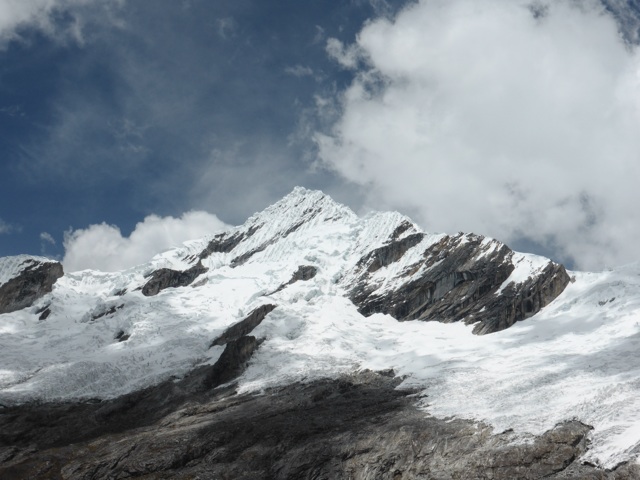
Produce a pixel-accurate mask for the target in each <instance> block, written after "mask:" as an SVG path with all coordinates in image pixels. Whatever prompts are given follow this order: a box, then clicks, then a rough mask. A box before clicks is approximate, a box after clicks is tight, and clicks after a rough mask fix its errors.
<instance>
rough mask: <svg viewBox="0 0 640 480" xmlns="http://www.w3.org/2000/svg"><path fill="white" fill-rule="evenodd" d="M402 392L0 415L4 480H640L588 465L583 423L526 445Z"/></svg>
mask: <svg viewBox="0 0 640 480" xmlns="http://www.w3.org/2000/svg"><path fill="white" fill-rule="evenodd" d="M397 384H398V379H396V378H393V377H390V376H388V375H378V374H375V373H373V372H361V373H359V374H356V375H350V376H345V377H342V378H339V379H336V380H318V381H314V382H310V383H303V384H301V383H296V384H292V385H289V386H286V387H282V388H276V389H271V390H268V391H267V392H265V394H263V395H234V394H233V393H232V391H230V390H229V389H216V390H208V391H206V392H203V393H201V394H199V395H198V396H192V397H191V399H190V400H189V401H185V399H184V398H183V397H181V396H180V392H182V390H181V386H180V385H179V384H173V385H170V384H169V383H167V384H165V385H163V386H162V388H160V389H156V390H154V391H150V392H147V394H146V396H141V397H140V396H139V397H130V398H126V399H117V400H113V401H108V402H102V403H97V404H96V403H94V404H74V405H71V404H69V405H50V406H46V405H40V406H33V407H24V406H23V407H12V408H10V409H7V410H8V411H7V412H5V413H4V414H3V415H2V416H0V478H12V479H26V478H38V479H44V480H46V479H74V480H98V479H107V478H131V477H139V478H149V479H151V478H153V479H168V478H184V479H187V478H203V479H209V478H221V479H224V478H229V479H231V478H233V479H246V480H248V479H256V478H269V479H295V480H299V479H301V480H304V479H342V478H345V479H346V478H351V479H354V480H365V479H381V480H386V479H389V480H398V479H417V478H425V479H443V480H444V479H449V480H451V479H464V480H476V479H478V480H479V479H494V480H513V479H523V480H525V479H542V478H547V479H569V478H572V479H576V480H577V479H581V480H588V479H593V480H595V479H599V480H604V479H609V480H613V479H617V480H627V479H637V478H640V477H639V476H640V468H639V467H638V466H637V465H633V464H623V465H620V466H619V467H618V468H616V469H613V470H610V471H605V470H602V469H599V468H596V467H594V466H592V465H588V464H583V463H581V462H580V460H579V458H580V456H581V455H582V454H583V453H584V452H585V451H586V449H587V448H588V439H587V436H588V433H589V431H590V427H589V426H587V425H584V424H582V423H580V422H578V421H569V422H566V423H562V424H560V425H557V426H556V427H555V428H554V429H552V430H550V431H548V432H546V433H545V434H543V435H541V436H539V437H536V438H529V441H527V442H522V441H518V440H517V437H516V436H515V434H513V433H511V432H503V433H495V432H493V431H492V429H491V428H490V427H488V426H487V425H484V424H482V423H475V422H471V421H467V420H459V419H448V420H440V419H436V418H433V417H431V416H429V415H426V414H425V413H424V412H422V411H420V410H418V409H416V408H415V407H414V406H413V403H412V402H413V399H412V397H411V396H410V395H408V394H410V393H413V392H411V391H401V390H396V389H395V388H394V387H395V386H396V385H397ZM80 426H82V428H78V427H80ZM87 430H91V434H89V435H87V434H86V432H87Z"/></svg>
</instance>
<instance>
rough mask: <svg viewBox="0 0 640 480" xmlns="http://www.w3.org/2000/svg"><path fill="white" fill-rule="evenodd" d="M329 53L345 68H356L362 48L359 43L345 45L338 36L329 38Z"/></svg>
mask: <svg viewBox="0 0 640 480" xmlns="http://www.w3.org/2000/svg"><path fill="white" fill-rule="evenodd" d="M326 49H327V53H328V54H329V56H330V57H331V58H333V59H334V60H335V61H337V62H338V63H339V64H340V65H342V66H343V67H345V68H349V69H351V68H356V67H357V66H358V62H359V60H360V55H361V50H360V49H359V48H358V45H349V46H348V47H345V45H344V43H342V42H341V41H340V40H338V39H337V38H330V39H328V40H327V47H326Z"/></svg>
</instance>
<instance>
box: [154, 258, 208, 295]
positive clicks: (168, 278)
mask: <svg viewBox="0 0 640 480" xmlns="http://www.w3.org/2000/svg"><path fill="white" fill-rule="evenodd" d="M208 270H209V269H208V268H206V267H203V266H202V263H201V262H198V263H197V264H196V265H194V266H193V267H191V268H190V269H188V270H185V271H184V272H179V271H177V270H172V269H170V268H161V269H159V270H156V271H155V272H153V274H151V278H150V279H149V281H147V283H146V284H145V285H144V287H142V294H143V295H146V296H147V297H151V296H153V295H157V294H158V293H160V291H161V290H164V289H165V288H170V287H173V288H175V287H186V286H187V285H190V284H191V283H192V282H193V281H194V280H195V279H196V277H197V276H198V275H200V274H202V273H205V272H206V271H208Z"/></svg>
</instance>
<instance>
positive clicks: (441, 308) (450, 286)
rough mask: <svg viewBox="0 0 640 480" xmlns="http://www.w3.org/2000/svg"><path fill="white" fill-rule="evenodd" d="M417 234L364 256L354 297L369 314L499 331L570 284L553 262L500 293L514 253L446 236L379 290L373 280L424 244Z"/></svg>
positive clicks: (497, 245) (468, 237) (462, 236)
mask: <svg viewBox="0 0 640 480" xmlns="http://www.w3.org/2000/svg"><path fill="white" fill-rule="evenodd" d="M423 238H424V235H423V234H420V233H416V234H412V235H409V236H406V237H404V238H403V239H401V240H392V241H391V242H389V243H387V244H386V245H384V246H383V247H380V248H378V249H376V250H373V251H372V252H370V253H369V254H367V255H365V256H364V257H363V258H362V259H361V260H360V261H359V262H358V267H359V268H360V270H361V271H362V273H361V275H360V277H359V280H358V281H357V283H356V286H355V287H354V288H353V289H352V290H351V292H350V298H351V299H352V301H353V302H354V303H355V304H356V305H357V306H358V308H359V310H360V312H361V313H362V314H364V315H371V314H373V313H379V312H380V313H387V314H389V315H392V316H393V317H394V318H396V319H398V320H437V321H441V322H446V323H448V322H456V321H464V322H466V323H475V324H476V325H475V327H474V330H473V331H474V333H477V334H485V333H492V332H497V331H499V330H503V329H505V328H508V327H510V326H511V325H513V324H514V323H515V322H517V321H519V320H523V319H525V318H527V317H530V316H532V315H534V314H535V313H537V312H538V311H540V309H541V308H542V307H544V306H545V305H548V304H549V303H550V302H551V301H552V300H554V299H555V298H556V297H557V296H558V295H559V294H560V293H562V291H563V290H564V288H565V287H566V286H567V284H568V283H569V276H568V275H567V272H566V270H565V269H564V267H563V266H562V265H558V264H555V263H553V262H551V261H548V262H547V264H546V266H545V267H544V268H543V269H542V271H540V272H536V274H535V275H532V276H531V277H529V278H527V279H526V280H524V281H523V282H518V283H515V282H513V283H510V284H508V285H507V286H505V288H503V289H502V290H500V287H501V286H502V285H503V283H504V282H505V281H507V279H509V277H510V275H511V274H512V273H513V271H514V268H515V267H514V264H513V258H514V255H515V254H514V252H513V251H512V250H510V249H509V248H508V247H507V246H506V245H504V244H502V243H500V242H497V241H495V240H493V241H491V242H486V241H485V238H484V237H482V236H478V235H465V234H458V235H456V236H445V237H443V238H442V239H441V240H440V241H439V242H437V243H435V244H432V245H430V246H429V247H428V248H427V249H426V250H425V251H424V252H423V254H422V258H421V259H420V261H418V262H416V263H415V264H413V265H410V266H409V267H408V268H407V269H406V271H405V272H403V273H402V275H401V276H405V277H406V280H405V281H399V282H396V284H395V287H394V288H390V289H387V290H383V291H377V289H378V286H377V285H375V284H372V283H371V282H370V280H369V277H370V275H371V274H372V273H374V272H376V271H377V270H379V269H380V268H382V267H386V266H388V265H390V264H391V263H393V262H396V261H398V260H399V259H400V258H402V256H403V255H405V253H406V252H407V251H408V250H409V249H411V248H414V247H416V246H418V245H419V244H420V243H421V241H422V240H423Z"/></svg>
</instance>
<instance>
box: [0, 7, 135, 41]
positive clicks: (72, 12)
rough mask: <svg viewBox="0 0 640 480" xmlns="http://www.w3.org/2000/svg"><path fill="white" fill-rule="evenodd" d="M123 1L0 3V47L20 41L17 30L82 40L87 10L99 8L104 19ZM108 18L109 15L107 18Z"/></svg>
mask: <svg viewBox="0 0 640 480" xmlns="http://www.w3.org/2000/svg"><path fill="white" fill-rule="evenodd" d="M123 2H124V0H106V1H98V0H0V47H4V46H6V44H7V43H8V42H10V41H11V40H15V39H18V38H20V31H21V30H22V29H25V28H35V29H37V30H40V31H42V32H44V33H45V34H47V35H49V36H57V37H65V38H68V37H72V38H74V39H75V40H76V41H79V42H82V41H83V24H84V23H85V20H86V18H85V16H84V14H86V13H87V10H86V9H85V8H86V7H90V6H93V5H99V6H100V7H101V8H102V10H101V14H102V16H103V19H104V16H105V14H108V13H109V12H110V8H111V6H112V5H120V4H122V3H123ZM106 16H108V15H106Z"/></svg>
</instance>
